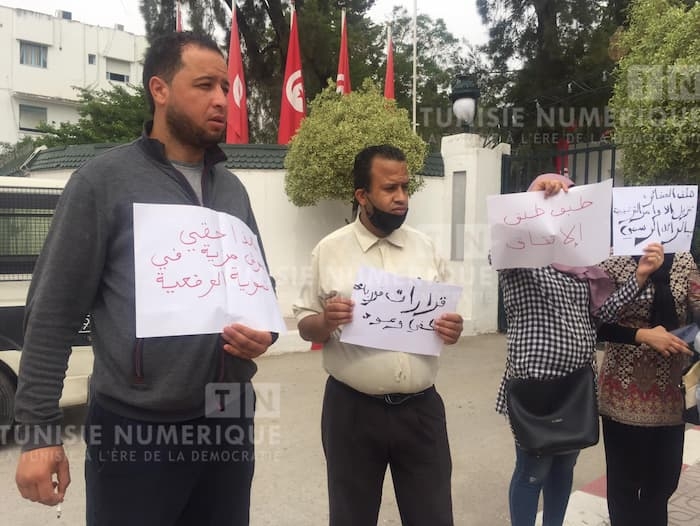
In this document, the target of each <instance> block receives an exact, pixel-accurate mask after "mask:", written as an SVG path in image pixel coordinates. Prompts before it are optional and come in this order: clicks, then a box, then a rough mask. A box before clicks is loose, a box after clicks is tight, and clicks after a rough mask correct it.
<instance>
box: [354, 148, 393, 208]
mask: <svg viewBox="0 0 700 526" xmlns="http://www.w3.org/2000/svg"><path fill="white" fill-rule="evenodd" d="M375 157H380V158H382V159H386V160H388V161H400V162H406V154H405V153H403V151H402V150H401V149H400V148H397V147H396V146H392V145H390V144H380V145H377V146H367V147H366V148H364V149H363V150H361V151H360V152H359V153H358V154H357V155H356V156H355V164H354V165H353V167H352V178H353V183H354V185H355V187H354V189H355V190H357V189H359V188H362V189H364V190H367V191H369V187H370V184H371V183H372V173H371V172H372V161H373V160H374V158H375ZM358 206H359V203H358V202H357V199H355V198H353V204H352V210H353V214H354V213H355V212H356V211H357V208H358Z"/></svg>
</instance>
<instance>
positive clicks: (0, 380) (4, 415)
mask: <svg viewBox="0 0 700 526" xmlns="http://www.w3.org/2000/svg"><path fill="white" fill-rule="evenodd" d="M15 390H16V386H15V381H14V378H11V377H10V376H9V375H8V374H7V373H6V372H5V371H3V370H2V369H0V426H10V425H12V422H14V417H15Z"/></svg>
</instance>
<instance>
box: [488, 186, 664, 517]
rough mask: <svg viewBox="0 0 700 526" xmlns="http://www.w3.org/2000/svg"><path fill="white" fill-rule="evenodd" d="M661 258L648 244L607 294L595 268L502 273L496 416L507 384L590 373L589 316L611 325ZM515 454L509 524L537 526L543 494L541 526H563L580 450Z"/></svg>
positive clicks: (592, 339) (592, 332) (592, 325)
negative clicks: (503, 342)
mask: <svg viewBox="0 0 700 526" xmlns="http://www.w3.org/2000/svg"><path fill="white" fill-rule="evenodd" d="M570 184H572V183H571V181H570V180H569V179H567V178H564V177H562V176H558V177H556V178H555V177H552V176H540V177H538V178H537V179H535V181H534V182H533V184H532V185H531V187H530V191H542V190H543V191H545V195H547V196H551V195H554V194H556V193H557V192H559V191H560V190H562V189H564V190H566V189H568V187H569V185H570ZM662 260H663V249H662V247H661V245H659V244H653V245H651V246H650V247H649V248H648V249H647V252H646V254H645V256H644V257H642V258H641V259H640V262H639V264H638V265H637V266H636V271H635V272H633V273H632V274H631V275H630V276H628V279H627V280H626V281H624V282H621V283H620V287H619V288H618V290H617V291H616V292H615V293H614V294H612V295H609V296H608V294H607V293H609V292H611V290H612V287H610V282H609V279H607V276H605V274H604V273H603V272H601V271H600V269H596V268H595V267H594V268H590V267H587V268H584V269H582V268H566V267H560V266H556V265H555V266H546V267H543V268H535V269H532V268H519V269H508V270H501V271H499V280H500V284H501V288H502V291H503V302H504V306H505V311H506V317H507V322H508V336H507V343H508V356H507V359H506V370H505V373H504V375H503V380H502V382H501V386H500V389H499V394H498V402H497V407H496V408H497V411H498V412H500V413H502V414H504V415H507V406H506V396H507V392H506V388H505V386H506V382H507V380H508V379H509V378H536V379H543V380H544V379H549V378H555V377H559V376H564V375H567V374H569V373H571V372H573V371H574V370H576V369H579V368H581V367H583V366H585V365H589V366H590V367H592V368H594V369H595V345H596V325H597V321H596V319H595V318H594V317H593V315H592V314H591V312H592V310H593V311H595V312H596V317H598V318H599V319H600V320H602V321H613V320H614V319H615V316H616V314H617V313H618V311H619V310H620V309H621V307H622V306H623V305H625V304H627V303H629V302H631V301H632V300H633V299H634V297H635V296H636V295H637V293H639V291H640V290H641V288H642V287H643V286H644V285H645V284H646V281H647V278H648V277H649V276H650V275H651V273H652V272H653V271H655V270H656V269H657V268H658V266H659V265H660V264H661V261H662ZM596 271H597V272H596ZM599 278H602V279H599ZM601 284H607V285H608V289H607V290H606V291H605V293H603V294H599V292H600V287H599V285H601ZM606 296H607V299H606V300H605V301H603V298H604V297H606ZM515 451H516V464H515V470H514V473H513V477H512V479H511V484H510V490H509V504H510V514H511V524H512V526H533V525H534V523H535V517H536V514H537V505H538V501H539V496H540V493H543V497H544V525H545V526H561V524H562V523H563V520H564V514H565V512H566V506H567V503H568V500H569V494H570V493H571V485H572V480H573V469H574V465H575V464H576V459H577V457H578V452H573V453H570V454H562V455H556V456H541V457H537V456H534V455H530V454H528V453H527V452H525V451H524V450H523V449H521V448H520V447H519V446H518V444H517V442H516V444H515Z"/></svg>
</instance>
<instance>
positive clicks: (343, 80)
mask: <svg viewBox="0 0 700 526" xmlns="http://www.w3.org/2000/svg"><path fill="white" fill-rule="evenodd" d="M342 13H343V14H342V17H341V29H340V58H339V59H338V77H337V78H336V81H335V83H336V84H337V86H338V87H337V88H336V91H337V92H338V93H342V94H343V95H347V94H348V93H350V90H351V88H350V60H349V59H348V24H347V20H346V19H345V9H343V11H342Z"/></svg>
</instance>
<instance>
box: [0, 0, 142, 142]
mask: <svg viewBox="0 0 700 526" xmlns="http://www.w3.org/2000/svg"><path fill="white" fill-rule="evenodd" d="M0 1H1V0H0ZM57 4H59V5H60V3H57ZM146 48H147V41H146V37H145V36H140V35H134V34H132V33H127V32H125V31H124V29H123V27H122V26H119V25H115V27H113V28H105V27H98V26H91V25H88V24H83V23H81V22H78V21H75V20H72V15H71V13H69V12H66V11H57V12H56V16H49V15H45V14H43V13H35V12H33V11H25V10H23V9H13V8H9V7H3V6H0V116H1V118H0V142H7V143H15V142H17V141H18V140H21V139H22V138H23V137H24V136H26V135H33V134H36V128H37V126H38V124H39V123H40V122H42V121H43V122H48V123H55V124H58V123H60V122H75V121H77V120H78V117H79V116H78V112H77V91H76V90H75V89H74V86H77V87H82V88H94V89H99V88H103V89H110V88H111V86H112V85H127V84H136V85H138V84H140V83H141V74H142V66H141V60H142V58H143V54H144V51H145V50H146Z"/></svg>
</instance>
